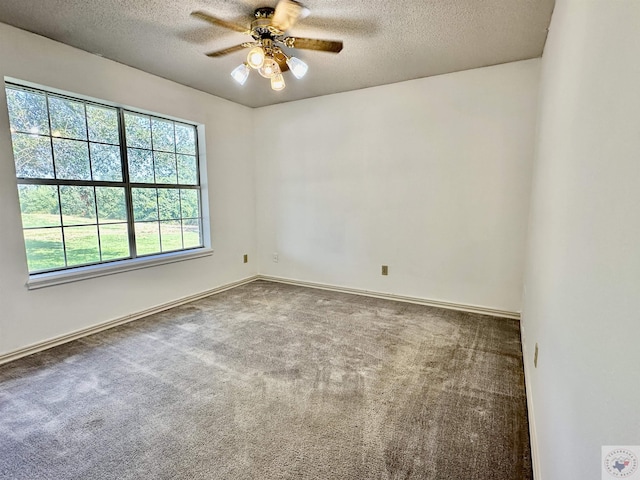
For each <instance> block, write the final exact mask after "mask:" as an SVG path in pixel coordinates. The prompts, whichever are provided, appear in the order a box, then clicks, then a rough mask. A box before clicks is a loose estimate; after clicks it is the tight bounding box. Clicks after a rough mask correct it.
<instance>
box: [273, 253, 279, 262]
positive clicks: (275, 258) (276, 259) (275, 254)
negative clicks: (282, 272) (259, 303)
mask: <svg viewBox="0 0 640 480" xmlns="http://www.w3.org/2000/svg"><path fill="white" fill-rule="evenodd" d="M273 263H278V254H277V253H274V254H273Z"/></svg>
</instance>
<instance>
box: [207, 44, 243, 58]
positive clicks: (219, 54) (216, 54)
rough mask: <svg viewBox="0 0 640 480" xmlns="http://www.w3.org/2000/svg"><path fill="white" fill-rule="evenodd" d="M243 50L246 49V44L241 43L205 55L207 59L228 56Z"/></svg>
mask: <svg viewBox="0 0 640 480" xmlns="http://www.w3.org/2000/svg"><path fill="white" fill-rule="evenodd" d="M243 48H247V44H246V43H241V44H240V45H234V46H233V47H229V48H224V49H222V50H216V51H215V52H209V53H205V55H206V56H207V57H222V56H224V55H229V54H230V53H233V52H237V51H238V50H242V49H243Z"/></svg>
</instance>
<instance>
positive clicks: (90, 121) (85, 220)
mask: <svg viewBox="0 0 640 480" xmlns="http://www.w3.org/2000/svg"><path fill="white" fill-rule="evenodd" d="M6 94H7V104H8V109H9V121H10V126H11V138H12V143H13V156H14V160H15V164H16V175H17V182H18V192H19V197H20V209H21V213H22V224H23V232H24V241H25V247H26V252H27V263H28V266H29V273H32V274H33V273H43V272H52V271H57V270H65V269H70V268H73V267H78V266H84V265H94V264H100V263H106V262H113V261H117V260H124V259H133V258H138V257H142V256H149V255H157V254H161V253H165V252H176V251H181V250H188V249H196V248H202V247H203V236H202V213H201V212H202V210H201V206H200V175H199V166H198V149H197V134H196V128H195V126H193V125H189V124H186V123H181V122H176V121H173V120H168V119H164V118H159V117H155V116H151V115H144V114H140V113H136V112H132V111H128V110H125V109H122V108H115V107H111V106H107V105H100V104H97V103H93V102H89V101H85V100H80V99H76V98H70V97H67V96H63V95H58V94H53V93H49V92H46V91H42V90H37V89H32V88H26V87H23V86H18V85H13V84H7V85H6Z"/></svg>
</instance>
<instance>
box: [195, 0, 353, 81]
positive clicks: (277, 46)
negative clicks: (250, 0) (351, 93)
mask: <svg viewBox="0 0 640 480" xmlns="http://www.w3.org/2000/svg"><path fill="white" fill-rule="evenodd" d="M308 14H309V10H308V9H306V8H305V7H303V6H302V5H301V4H299V3H298V2H296V1H294V0H280V1H279V2H278V5H277V6H276V8H275V9H273V8H271V7H262V8H258V9H256V10H255V12H254V14H253V16H254V20H253V21H252V22H251V27H250V28H249V29H246V28H244V27H243V26H241V25H236V24H234V23H231V22H227V21H226V20H222V19H219V18H217V17H214V16H212V15H209V14H208V13H205V12H201V11H197V12H192V13H191V15H193V16H195V17H198V18H200V19H202V20H205V21H207V22H209V23H212V24H213V25H217V26H221V27H224V28H228V29H230V30H234V31H236V32H240V33H244V34H247V35H251V36H252V37H253V40H254V41H253V42H245V43H242V44H240V45H236V46H233V47H229V48H225V49H223V50H218V51H215V52H210V53H207V54H206V55H207V56H208V57H221V56H223V55H228V54H230V53H234V52H237V51H239V50H242V49H244V48H250V50H249V53H248V54H247V59H246V62H244V63H242V64H241V65H238V66H237V67H236V68H234V69H233V71H232V72H231V77H232V78H233V79H234V80H235V81H236V82H237V83H239V84H240V85H244V84H245V82H246V81H247V78H248V77H249V73H250V72H251V70H252V69H253V70H257V71H258V73H259V74H260V75H261V76H262V77H264V78H267V79H270V81H271V88H272V89H273V90H275V91H280V90H283V89H284V88H285V86H286V84H285V81H284V77H283V76H282V74H283V72H286V71H287V70H291V73H292V74H293V76H294V77H296V78H297V79H300V78H302V77H304V76H305V75H306V73H307V71H308V70H309V66H308V65H307V64H306V63H305V62H303V61H302V60H300V59H299V58H297V57H294V56H291V55H287V54H286V53H285V52H284V51H283V50H282V47H286V48H291V49H304V50H316V51H323V52H331V53H339V52H340V51H341V50H342V42H341V41H333V40H317V39H313V38H299V37H290V36H285V32H286V31H287V30H289V29H290V28H291V27H292V26H293V25H294V24H295V23H296V22H297V21H298V20H299V19H301V18H304V17H306V16H307V15H308Z"/></svg>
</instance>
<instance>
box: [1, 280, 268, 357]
mask: <svg viewBox="0 0 640 480" xmlns="http://www.w3.org/2000/svg"><path fill="white" fill-rule="evenodd" d="M258 277H259V276H258V275H252V276H250V277H246V278H243V279H242V280H238V281H236V282H231V283H227V284H224V285H220V286H219V287H215V288H212V289H210V290H205V291H204V292H200V293H196V294H194V295H189V296H186V297H182V298H178V299H177V300H173V301H171V302H167V303H163V304H160V305H156V306H155V307H151V308H148V309H146V310H142V311H141V312H136V313H132V314H129V315H125V316H124V317H120V318H116V319H114V320H109V321H107V322H104V323H100V324H98V325H94V326H92V327H88V328H83V329H81V330H76V331H75V332H71V333H68V334H66V335H61V336H59V337H55V338H52V339H49V340H45V341H43V342H38V343H35V344H33V345H29V346H27V347H23V348H20V349H18V350H14V351H12V352H9V353H4V354H2V355H0V365H2V364H3V363H7V362H11V361H13V360H17V359H18V358H21V357H26V356H27V355H31V354H34V353H37V352H41V351H42V350H47V349H48V348H52V347H56V346H58V345H62V344H63V343H67V342H71V341H73V340H77V339H78V338H82V337H86V336H88V335H93V334H94V333H98V332H101V331H103V330H107V329H109V328H113V327H117V326H118V325H123V324H125V323H129V322H132V321H134V320H139V319H141V318H144V317H148V316H149V315H153V314H154V313H159V312H162V311H164V310H168V309H170V308H173V307H177V306H179V305H184V304H185V303H189V302H193V301H195V300H200V299H201V298H205V297H208V296H210V295H214V294H216V293H220V292H224V291H225V290H230V289H232V288H235V287H239V286H240V285H244V284H246V283H250V282H253V281H255V280H257V279H258Z"/></svg>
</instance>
